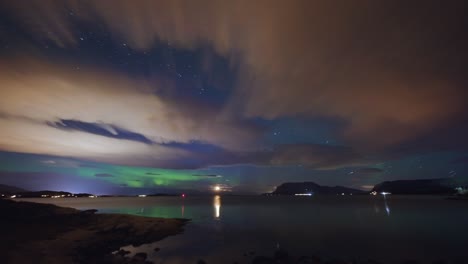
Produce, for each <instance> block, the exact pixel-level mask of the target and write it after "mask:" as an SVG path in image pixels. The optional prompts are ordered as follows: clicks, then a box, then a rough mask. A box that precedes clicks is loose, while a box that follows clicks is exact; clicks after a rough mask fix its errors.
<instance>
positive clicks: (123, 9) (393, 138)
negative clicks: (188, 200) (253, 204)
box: [4, 0, 467, 148]
mask: <svg viewBox="0 0 468 264" xmlns="http://www.w3.org/2000/svg"><path fill="white" fill-rule="evenodd" d="M459 4H460V2H450V3H446V4H444V5H443V6H441V5H439V4H437V1H426V2H425V3H424V5H423V6H421V5H420V4H419V3H411V4H406V3H405V4H404V5H403V4H402V3H399V2H385V3H384V2H376V1H360V2H359V3H352V4H351V3H342V2H340V3H337V2H329V1H293V2H290V1H274V2H272V1H268V2H267V3H266V2H265V3H264V2H262V1H260V2H252V1H223V2H220V1H215V0H205V1H197V2H196V3H195V2H190V1H157V2H154V1H137V2H135V1H124V0H116V1H94V2H79V1H59V2H57V1H39V0H37V1H30V2H28V5H25V4H24V3H21V2H17V1H10V2H8V3H5V4H4V5H5V8H6V10H9V11H11V13H12V14H15V15H16V17H17V19H18V21H20V23H21V24H22V25H23V27H24V28H26V29H30V30H28V31H29V33H30V34H31V35H32V37H33V38H35V39H38V40H41V41H44V39H45V41H52V42H54V43H55V44H56V45H57V46H60V47H66V48H74V47H76V45H77V43H78V42H79V41H78V39H79V35H78V34H77V33H76V32H75V31H74V25H75V24H74V23H77V21H81V22H83V23H93V22H100V23H103V24H105V25H106V27H107V28H108V29H109V30H110V31H111V32H112V35H113V36H114V37H115V38H116V39H118V40H124V41H125V42H126V43H128V45H129V46H131V47H132V48H134V49H136V50H141V51H143V50H149V49H151V48H152V47H153V46H154V45H155V44H156V43H157V42H158V41H167V42H170V43H171V44H172V45H173V46H174V47H176V48H183V49H189V50H191V49H195V48H197V47H200V46H203V45H208V46H211V47H213V49H214V50H215V52H216V53H217V54H219V55H221V56H223V57H225V58H228V59H229V60H230V61H231V63H232V64H236V65H237V66H238V67H239V75H238V76H237V81H236V83H237V87H236V91H235V92H234V93H233V96H232V98H231V99H230V104H229V105H228V106H227V107H226V108H227V109H228V110H229V109H231V108H233V109H234V110H231V111H241V112H242V113H243V114H244V115H245V116H247V117H263V118H268V119H274V118H277V117H284V116H297V115H306V116H329V117H339V118H343V119H345V120H348V121H349V125H348V126H347V127H346V128H345V131H344V132H343V137H344V139H346V140H347V141H348V142H350V143H351V144H353V145H354V146H360V147H366V148H384V147H387V146H393V145H395V144H399V143H401V142H405V141H408V140H412V139H414V138H417V137H419V136H422V135H424V134H425V133H427V132H428V131H431V129H434V128H437V127H439V126H440V125H441V124H442V123H443V122H444V120H447V119H451V118H454V117H456V116H457V115H460V113H462V112H464V111H465V110H466V107H465V105H466V104H465V101H464V100H463V98H466V97H467V92H466V89H464V87H465V86H466V85H465V81H464V79H463V77H460V76H462V74H461V75H460V73H461V72H463V70H464V65H465V61H466V59H467V57H466V53H465V52H464V49H465V47H466V44H467V43H466V40H463V39H460V37H459V36H460V35H463V34H462V33H463V32H464V28H463V23H459V21H464V15H465V14H464V12H463V11H462V10H463V8H460V6H459ZM461 4H463V3H461ZM64 10H69V11H70V12H72V13H73V15H70V14H69V12H65V11H64ZM439 18H440V19H439ZM272 106H274V107H272ZM239 108H240V110H239ZM111 124H114V123H111Z"/></svg>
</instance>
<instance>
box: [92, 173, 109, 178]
mask: <svg viewBox="0 0 468 264" xmlns="http://www.w3.org/2000/svg"><path fill="white" fill-rule="evenodd" d="M94 176H95V177H100V178H108V177H114V175H112V174H109V173H96V174H94Z"/></svg>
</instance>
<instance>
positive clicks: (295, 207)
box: [25, 195, 468, 264]
mask: <svg viewBox="0 0 468 264" xmlns="http://www.w3.org/2000/svg"><path fill="white" fill-rule="evenodd" d="M25 200H26V199H25ZM27 200H29V201H35V202H47V203H54V204H57V205H60V206H68V207H74V208H78V209H91V208H95V209H98V210H99V212H103V213H104V212H111V213H126V214H135V215H144V216H152V217H171V218H172V217H177V218H190V219H192V221H191V222H190V223H189V224H188V225H187V226H186V227H185V232H184V233H183V234H181V235H177V236H173V237H169V238H166V239H164V240H162V241H159V242H156V243H153V244H149V245H143V246H141V247H139V248H138V249H135V250H133V249H132V251H134V252H141V251H146V252H147V253H148V255H149V259H150V260H153V261H154V262H155V263H168V264H175V263H196V261H197V260H198V259H204V260H205V261H206V262H207V263H232V262H234V261H237V262H239V263H249V262H250V261H251V260H252V258H253V256H250V254H249V253H250V252H251V253H253V254H254V255H272V254H273V252H274V250H275V249H276V248H278V247H280V248H283V249H286V250H287V251H288V252H289V253H290V254H292V255H297V256H300V255H309V256H310V255H318V256H322V257H327V258H328V257H336V258H343V259H359V260H363V259H369V258H371V259H375V260H379V261H381V262H382V263H400V262H401V261H402V260H408V259H416V260H419V261H421V262H422V263H432V262H433V261H437V260H441V259H443V260H446V261H449V262H452V261H453V262H455V261H458V263H468V251H467V250H466V246H467V245H468V224H467V223H468V201H454V200H446V199H445V198H444V197H438V196H392V195H389V196H386V198H385V197H383V196H322V197H319V196H315V197H291V196H285V197H263V196H250V197H246V196H214V197H186V198H181V197H145V198H124V197H121V198H94V199H93V198H68V199H27ZM156 247H158V248H160V251H158V252H156V251H154V248H156ZM129 248H132V247H127V249H129ZM245 253H247V254H246V255H247V256H245ZM464 261H465V262H464Z"/></svg>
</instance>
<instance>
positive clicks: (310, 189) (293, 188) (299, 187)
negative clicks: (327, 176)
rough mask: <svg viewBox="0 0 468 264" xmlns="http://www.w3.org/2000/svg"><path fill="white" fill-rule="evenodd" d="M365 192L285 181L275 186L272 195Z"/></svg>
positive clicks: (362, 192)
mask: <svg viewBox="0 0 468 264" xmlns="http://www.w3.org/2000/svg"><path fill="white" fill-rule="evenodd" d="M306 193H310V194H314V195H315V194H333V195H336V194H342V193H345V194H347V195H348V194H365V193H367V192H365V191H361V190H356V189H352V188H348V187H343V186H333V187H330V186H321V185H318V184H316V183H315V182H286V183H283V184H281V185H279V186H277V187H276V189H275V190H274V191H273V192H272V193H271V194H272V195H295V194H306Z"/></svg>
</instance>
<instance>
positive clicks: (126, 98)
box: [0, 58, 261, 167]
mask: <svg viewBox="0 0 468 264" xmlns="http://www.w3.org/2000/svg"><path fill="white" fill-rule="evenodd" d="M0 86H1V87H2V89H0V113H2V114H1V115H0V126H1V127H2V130H1V131H0V149H1V150H3V151H15V152H24V153H36V154H48V155H55V156H72V157H77V158H85V159H89V160H95V161H99V162H110V163H118V164H125V165H145V166H159V167H171V166H173V165H172V164H173V163H174V164H176V163H177V162H175V161H176V160H180V159H190V158H191V156H192V155H193V154H194V153H193V152H192V151H189V150H187V149H184V148H180V147H174V146H173V145H171V144H172V143H173V142H176V143H178V144H179V145H182V146H186V145H191V144H192V142H194V141H197V142H205V143H206V144H213V145H217V146H219V147H220V148H223V149H227V150H230V151H236V150H238V149H245V148H247V149H248V148H251V147H252V146H255V145H256V144H255V141H256V139H257V138H258V136H259V133H260V132H261V131H259V130H257V128H256V127H255V126H252V125H250V124H249V123H248V122H244V121H239V120H237V119H235V118H227V117H224V116H223V115H221V114H220V113H219V112H218V111H217V109H215V108H211V107H210V106H206V105H201V104H197V103H196V102H190V103H186V104H184V105H178V104H177V102H174V101H169V100H164V98H162V97H160V96H158V95H157V93H156V92H155V91H154V83H153V84H149V83H148V82H147V81H145V80H140V79H134V78H129V77H125V76H122V75H119V74H117V73H114V72H109V71H105V70H103V69H99V68H96V69H92V68H88V70H85V69H83V70H80V71H76V70H74V67H69V66H67V65H59V64H49V63H44V62H43V61H40V60H39V59H38V58H36V59H24V60H23V59H18V58H16V59H15V60H5V61H2V64H0ZM116 111H117V112H118V114H116ZM148 143H151V144H148ZM130 157H131V159H130Z"/></svg>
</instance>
